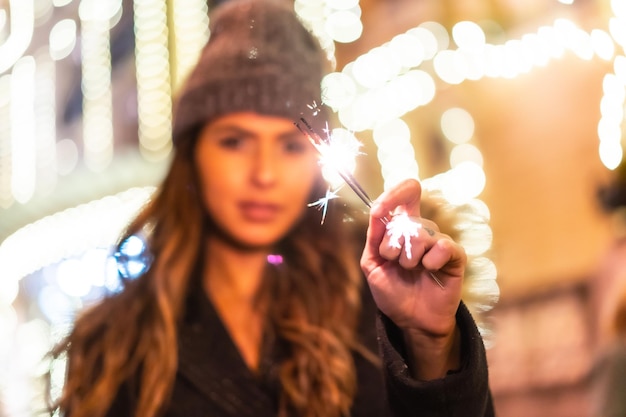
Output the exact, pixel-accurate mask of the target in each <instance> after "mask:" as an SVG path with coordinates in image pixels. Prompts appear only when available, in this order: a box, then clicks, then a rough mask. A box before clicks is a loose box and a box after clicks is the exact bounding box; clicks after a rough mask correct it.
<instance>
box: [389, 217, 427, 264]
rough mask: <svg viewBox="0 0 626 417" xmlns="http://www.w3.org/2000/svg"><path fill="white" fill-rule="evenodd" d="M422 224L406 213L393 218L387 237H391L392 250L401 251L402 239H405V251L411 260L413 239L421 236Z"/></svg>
mask: <svg viewBox="0 0 626 417" xmlns="http://www.w3.org/2000/svg"><path fill="white" fill-rule="evenodd" d="M421 228H422V224H421V223H419V222H418V221H415V220H414V219H413V218H411V217H410V216H409V215H408V214H406V213H401V214H397V215H395V216H393V217H392V218H391V221H389V223H387V235H389V244H390V245H391V247H392V248H398V249H400V248H401V247H402V244H401V243H400V238H404V251H405V252H406V257H407V258H408V259H411V256H412V255H411V249H412V247H411V238H412V237H417V236H419V231H420V229H421Z"/></svg>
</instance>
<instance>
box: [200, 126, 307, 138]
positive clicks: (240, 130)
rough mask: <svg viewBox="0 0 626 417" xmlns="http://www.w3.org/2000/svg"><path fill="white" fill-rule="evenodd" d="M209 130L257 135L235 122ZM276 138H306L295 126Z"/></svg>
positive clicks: (249, 135)
mask: <svg viewBox="0 0 626 417" xmlns="http://www.w3.org/2000/svg"><path fill="white" fill-rule="evenodd" d="M209 131H210V132H211V133H213V134H222V133H236V134H238V135H243V136H247V137H255V136H258V134H257V133H256V132H253V131H251V130H248V129H246V128H244V127H241V126H239V125H235V124H224V125H217V126H214V127H212V128H211V129H210V130H209ZM278 138H280V139H298V138H302V139H306V138H305V137H304V135H303V134H302V132H301V131H299V130H298V129H297V128H296V127H295V126H294V129H293V130H289V131H285V132H281V133H280V134H279V135H278Z"/></svg>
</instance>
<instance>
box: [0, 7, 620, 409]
mask: <svg viewBox="0 0 626 417" xmlns="http://www.w3.org/2000/svg"><path fill="white" fill-rule="evenodd" d="M226 1H227V0H226ZM216 4H217V2H215V1H208V2H207V0H0V417H30V416H35V415H43V414H42V413H41V410H42V407H43V398H42V392H43V386H42V382H41V379H40V375H41V374H42V373H43V372H45V370H46V363H45V362H42V357H43V355H44V354H45V353H46V351H47V350H48V349H49V348H50V346H51V344H52V343H54V342H55V341H57V340H59V338H60V337H61V336H62V335H63V334H65V332H67V330H68V329H69V328H70V327H71V325H72V320H73V317H74V315H75V314H76V312H78V311H80V309H81V308H83V307H85V306H87V305H89V304H90V303H93V302H96V301H97V300H98V299H99V298H100V297H101V296H102V295H103V294H105V293H107V292H109V291H115V290H116V288H117V286H118V285H119V278H118V271H117V268H116V264H115V262H114V259H113V258H112V256H111V255H112V253H111V250H112V245H114V244H115V243H116V240H117V237H118V234H119V233H120V231H121V230H122V229H123V227H124V226H125V224H126V222H128V220H129V219H130V218H131V217H132V216H133V214H134V213H136V211H137V210H138V209H139V207H141V205H142V204H144V203H145V201H146V200H147V199H148V198H149V197H150V194H151V192H152V191H153V189H154V186H155V185H157V184H158V182H159V180H160V179H161V175H162V174H163V172H164V169H165V168H166V166H167V164H168V162H169V156H170V152H171V149H172V144H171V140H170V133H171V128H170V123H171V110H172V95H174V94H175V93H176V91H177V88H178V87H179V86H180V83H181V81H182V80H184V77H185V75H186V73H187V70H188V69H189V68H190V67H191V66H192V65H193V64H194V62H195V59H196V57H197V53H198V51H199V49H200V48H201V47H202V45H203V44H204V43H205V42H206V40H207V39H208V37H209V36H210V33H209V31H208V23H209V19H208V16H207V12H208V11H209V10H210V9H211V7H214V6H215V5H216ZM294 7H295V8H296V11H297V12H298V14H299V15H300V17H301V18H302V20H303V21H304V22H305V24H306V25H307V26H308V27H309V28H310V29H311V30H312V31H313V32H314V33H315V34H316V35H318V37H319V38H320V40H321V41H322V44H323V45H324V47H325V49H326V51H327V52H328V55H329V57H330V58H331V59H332V60H333V61H334V64H335V72H334V73H333V74H331V75H330V76H328V77H327V78H326V79H325V85H324V89H325V93H326V101H327V104H329V105H330V106H331V107H332V108H333V110H335V111H336V112H337V115H338V117H339V120H340V122H341V123H342V124H343V125H344V126H345V127H346V129H348V130H350V131H352V132H354V134H355V135H356V136H357V138H358V139H359V140H361V141H362V142H363V145H364V148H363V150H364V153H365V154H366V155H365V156H362V157H360V159H359V161H358V163H357V169H356V172H355V176H356V177H357V178H358V179H359V181H360V182H362V185H363V186H364V188H365V189H366V190H368V193H369V194H370V195H372V196H377V195H378V194H379V193H380V192H381V191H382V190H383V189H384V187H385V185H386V184H388V183H392V182H394V181H395V180H397V179H398V178H402V177H406V176H418V177H419V178H421V179H429V180H430V181H431V182H432V184H435V185H436V186H437V187H438V188H441V189H442V191H443V192H444V194H445V195H446V197H447V198H448V199H449V200H450V201H451V202H453V203H465V202H470V203H471V204H473V205H474V206H475V207H478V208H479V209H480V210H482V212H483V213H484V215H485V217H487V218H488V219H489V230H481V231H479V232H480V233H478V232H477V234H479V235H481V236H485V235H487V236H489V237H490V239H488V241H487V242H483V243H484V245H483V247H481V248H480V251H484V252H485V260H486V262H488V263H489V265H490V266H491V268H490V270H491V271H492V272H493V274H496V273H497V282H498V284H499V287H500V299H499V301H498V303H497V304H496V305H495V307H494V308H493V310H491V311H490V312H489V317H490V320H491V335H490V336H489V346H490V348H489V351H488V359H489V366H490V376H491V386H492V390H493V394H494V399H495V405H496V410H497V412H498V415H499V416H502V417H516V416H524V417H533V416H550V417H559V416H563V417H565V416H567V417H577V416H581V417H582V416H588V415H589V414H588V413H589V411H588V410H589V407H590V404H591V403H592V402H593V390H592V389H591V388H590V385H591V375H592V373H593V367H594V361H595V358H596V356H597V352H598V350H599V349H601V348H602V344H603V340H604V338H605V335H604V333H603V330H602V329H603V322H602V320H603V317H601V316H602V315H601V314H600V313H599V311H600V310H602V309H601V308H599V307H598V301H597V296H596V294H598V293H600V292H601V293H602V294H603V295H602V297H606V300H608V301H606V303H610V302H611V301H610V299H611V295H612V294H613V293H614V292H616V291H614V290H613V289H614V288H615V287H613V286H612V285H615V283H613V282H611V283H606V282H608V281H607V280H604V281H603V278H602V277H601V275H602V274H603V270H604V269H603V268H604V263H605V261H606V257H607V254H608V253H609V251H610V249H611V247H612V245H613V244H614V242H615V240H616V239H618V237H619V236H620V233H623V230H622V229H621V228H620V227H621V225H620V224H618V222H617V221H616V219H615V216H614V215H612V214H611V213H607V212H606V211H604V210H603V209H602V207H601V204H600V202H599V199H598V193H599V190H600V189H601V188H602V187H603V186H605V185H606V184H607V183H608V182H609V181H611V180H612V179H613V177H614V176H615V175H616V174H615V172H616V168H617V167H618V166H619V165H620V163H622V158H623V149H624V144H625V139H624V132H625V129H626V122H624V121H623V118H624V110H625V97H626V56H625V49H626V1H624V0H524V1H521V0H360V1H359V0H296V1H295V2H294ZM128 251H129V253H128V255H130V256H132V255H133V253H136V252H137V251H138V249H136V248H133V247H132V245H129V247H128ZM618 261H619V259H618ZM622 262H626V261H622ZM138 268H141V265H138ZM623 274H624V272H622V275H621V278H619V279H618V281H620V280H621V281H625V280H626V276H624V275H623ZM613 280H614V279H613ZM605 281H606V282H605ZM621 281H620V282H621ZM600 285H604V287H602V289H600V290H598V288H597V287H598V286H600ZM606 288H610V289H609V290H606ZM604 303H605V298H602V301H601V302H600V304H604ZM57 376H58V381H59V383H62V377H63V375H62V370H59V371H58V372H57Z"/></svg>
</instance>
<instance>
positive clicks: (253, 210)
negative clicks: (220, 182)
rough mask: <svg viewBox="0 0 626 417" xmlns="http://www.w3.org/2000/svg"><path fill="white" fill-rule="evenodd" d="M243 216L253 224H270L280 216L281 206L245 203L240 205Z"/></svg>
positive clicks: (253, 202)
mask: <svg viewBox="0 0 626 417" xmlns="http://www.w3.org/2000/svg"><path fill="white" fill-rule="evenodd" d="M239 209H240V210H241V214H242V216H243V217H244V218H245V219H246V220H248V221H253V222H269V221H273V220H274V219H276V217H277V216H279V215H280V206H278V205H276V204H271V203H262V202H257V201H245V202H242V203H240V204H239Z"/></svg>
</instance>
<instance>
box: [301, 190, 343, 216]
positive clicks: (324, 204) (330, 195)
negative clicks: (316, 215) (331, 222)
mask: <svg viewBox="0 0 626 417" xmlns="http://www.w3.org/2000/svg"><path fill="white" fill-rule="evenodd" d="M336 191H339V190H336ZM336 191H333V190H331V189H330V188H329V189H328V190H326V195H325V196H324V197H322V198H320V199H319V200H317V201H315V202H313V203H309V205H308V206H309V207H317V208H318V210H322V224H324V220H325V219H326V212H327V211H328V202H329V201H330V200H332V199H334V198H337V197H339V196H338V195H337V192H336Z"/></svg>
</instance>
